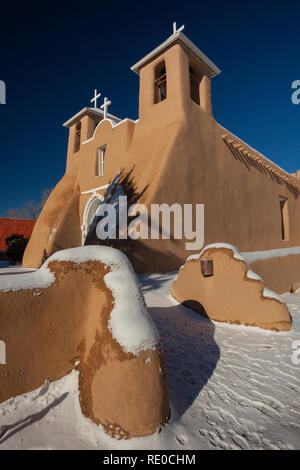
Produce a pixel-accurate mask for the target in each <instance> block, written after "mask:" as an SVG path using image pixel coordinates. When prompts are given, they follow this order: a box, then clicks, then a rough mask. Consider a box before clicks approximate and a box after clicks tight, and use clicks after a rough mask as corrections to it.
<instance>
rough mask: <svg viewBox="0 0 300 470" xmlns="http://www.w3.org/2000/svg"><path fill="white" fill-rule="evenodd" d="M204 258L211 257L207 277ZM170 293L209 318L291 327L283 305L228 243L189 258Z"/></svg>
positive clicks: (285, 328) (284, 328) (259, 325)
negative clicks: (203, 271) (203, 267)
mask: <svg viewBox="0 0 300 470" xmlns="http://www.w3.org/2000/svg"><path fill="white" fill-rule="evenodd" d="M205 259H212V260H213V274H212V275H211V276H207V277H205V276H203V275H202V273H201V264H200V263H201V260H205ZM172 295H173V297H174V298H175V299H176V300H178V301H179V302H181V303H183V304H185V305H186V306H188V307H190V308H192V309H193V310H196V311H198V312H199V313H201V314H202V315H204V316H208V317H209V318H210V319H211V320H216V321H223V322H229V323H235V324H242V325H247V326H258V327H260V328H264V329H270V330H277V331H286V330H289V329H290V328H291V320H290V315H289V312H288V309H287V306H286V304H285V303H284V302H283V300H282V299H281V298H280V296H279V295H278V294H276V293H275V292H272V291H270V290H269V289H267V288H264V283H263V280H262V279H261V278H260V277H259V276H258V275H257V274H256V273H254V272H253V271H251V270H249V267H248V265H247V262H246V260H245V259H244V258H243V257H242V256H241V254H240V253H239V252H238V250H236V248H234V247H233V246H231V245H227V244H216V245H208V246H207V247H205V248H204V249H203V250H202V252H201V253H200V254H199V255H197V256H191V257H189V258H188V259H187V261H186V263H185V265H184V266H183V267H182V268H181V269H180V271H179V274H178V278H177V280H176V281H175V282H174V283H173V286H172Z"/></svg>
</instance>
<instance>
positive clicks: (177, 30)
mask: <svg viewBox="0 0 300 470" xmlns="http://www.w3.org/2000/svg"><path fill="white" fill-rule="evenodd" d="M183 30H184V24H183V25H182V26H180V28H178V29H177V25H176V21H174V23H173V34H176V33H180V31H183Z"/></svg>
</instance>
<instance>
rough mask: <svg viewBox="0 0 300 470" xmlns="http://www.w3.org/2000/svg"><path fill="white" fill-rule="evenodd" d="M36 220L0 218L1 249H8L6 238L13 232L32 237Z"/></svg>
mask: <svg viewBox="0 0 300 470" xmlns="http://www.w3.org/2000/svg"><path fill="white" fill-rule="evenodd" d="M35 223H36V220H25V219H4V218H3V219H2V218H0V251H1V250H6V249H7V245H6V243H5V239H6V238H7V237H9V236H10V235H12V234H13V233H18V234H19V235H24V237H30V235H31V234H32V230H33V227H34V226H35Z"/></svg>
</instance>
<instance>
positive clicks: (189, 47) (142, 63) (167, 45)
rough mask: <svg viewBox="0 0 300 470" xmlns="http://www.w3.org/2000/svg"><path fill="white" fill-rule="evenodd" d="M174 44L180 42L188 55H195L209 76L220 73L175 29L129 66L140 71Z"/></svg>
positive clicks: (136, 71)
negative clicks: (160, 42)
mask: <svg viewBox="0 0 300 470" xmlns="http://www.w3.org/2000/svg"><path fill="white" fill-rule="evenodd" d="M174 44H180V45H181V46H182V47H183V48H184V49H185V50H186V51H187V52H188V53H189V54H190V55H192V56H193V57H195V58H196V59H197V60H198V61H200V62H201V64H202V66H203V69H204V71H205V74H206V75H207V76H208V77H209V78H212V77H215V76H216V75H219V73H221V70H220V69H219V68H218V67H217V66H216V65H215V64H214V63H213V62H212V61H211V60H210V59H209V58H208V57H207V56H206V55H205V54H203V52H202V51H200V49H198V47H197V46H195V44H194V43H192V41H190V40H189V39H188V38H187V37H186V36H185V35H184V34H183V33H182V32H181V31H177V32H175V33H174V34H172V36H170V37H169V38H168V39H167V40H166V41H164V42H163V43H162V44H160V45H159V46H158V47H156V49H154V50H153V51H152V52H150V53H149V54H147V55H146V56H145V57H143V59H141V60H140V61H139V62H137V63H136V64H135V65H133V66H132V67H131V70H132V71H133V72H135V73H137V74H139V73H140V70H141V68H142V67H144V66H145V65H147V64H148V63H149V62H150V61H152V60H153V59H155V58H156V57H157V56H159V55H160V54H161V53H162V52H165V51H166V50H167V49H169V48H170V47H172V46H174Z"/></svg>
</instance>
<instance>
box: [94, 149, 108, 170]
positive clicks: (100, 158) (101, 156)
mask: <svg viewBox="0 0 300 470" xmlns="http://www.w3.org/2000/svg"><path fill="white" fill-rule="evenodd" d="M105 151H106V145H102V147H99V148H98V149H97V172H96V176H103V175H104V161H105Z"/></svg>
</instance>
